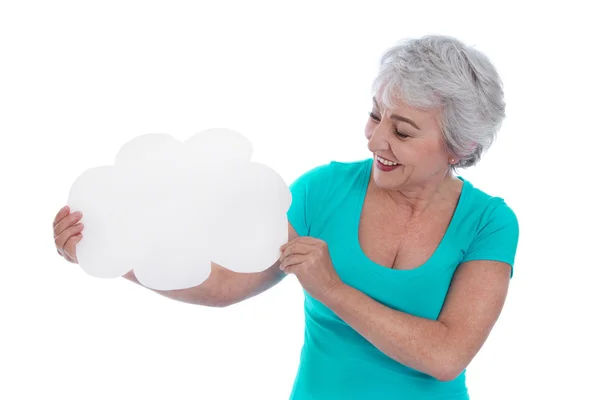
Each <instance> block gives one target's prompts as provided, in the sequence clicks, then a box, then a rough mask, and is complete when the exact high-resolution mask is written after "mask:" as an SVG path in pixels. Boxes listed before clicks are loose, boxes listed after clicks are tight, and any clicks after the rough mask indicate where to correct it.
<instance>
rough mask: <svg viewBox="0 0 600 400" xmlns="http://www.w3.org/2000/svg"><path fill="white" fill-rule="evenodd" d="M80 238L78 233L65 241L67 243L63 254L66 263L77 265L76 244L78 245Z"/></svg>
mask: <svg viewBox="0 0 600 400" xmlns="http://www.w3.org/2000/svg"><path fill="white" fill-rule="evenodd" d="M82 238H83V235H82V234H81V233H79V234H77V235H75V236H71V237H70V238H69V240H67V242H66V243H65V247H64V253H65V255H66V256H67V257H65V258H67V260H68V261H70V262H72V263H77V252H76V249H77V243H79V242H80V241H81V239H82Z"/></svg>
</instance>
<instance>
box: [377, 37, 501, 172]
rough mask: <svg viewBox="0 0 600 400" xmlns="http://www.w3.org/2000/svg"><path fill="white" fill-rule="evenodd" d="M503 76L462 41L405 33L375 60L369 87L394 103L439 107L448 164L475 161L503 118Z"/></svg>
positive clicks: (460, 165) (388, 103) (387, 102)
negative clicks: (453, 156) (452, 157)
mask: <svg viewBox="0 0 600 400" xmlns="http://www.w3.org/2000/svg"><path fill="white" fill-rule="evenodd" d="M502 86H503V85H502V81H501V79H500V76H499V75H498V72H497V71H496V69H495V68H494V66H493V65H492V63H491V62H490V60H489V59H488V58H487V57H486V56H485V55H484V54H483V53H481V52H480V51H478V50H476V49H474V48H472V47H468V46H466V45H465V44H464V43H463V42H461V41H459V40H457V39H455V38H452V37H449V36H442V35H427V36H423V37H421V38H420V39H412V38H409V39H404V40H402V41H400V42H399V43H397V44H396V45H394V46H393V47H391V48H390V49H388V50H387V51H386V52H385V53H384V54H383V56H382V57H381V60H380V65H379V74H378V76H377V77H376V78H375V80H374V82H373V85H372V90H373V92H374V93H377V92H379V90H380V89H383V94H382V99H381V100H382V102H383V104H384V105H385V106H386V107H388V108H393V104H394V98H396V99H398V98H400V99H401V100H402V101H403V102H405V103H406V104H408V105H409V106H411V107H414V108H418V109H430V108H438V107H439V108H441V110H442V112H441V115H440V120H439V121H438V122H439V124H440V128H441V130H442V135H443V136H444V139H445V142H446V146H447V150H449V151H450V152H452V153H454V154H456V156H457V157H458V163H457V164H455V165H454V166H453V170H456V169H457V168H467V167H470V166H473V165H475V164H477V162H478V161H479V160H480V159H481V155H482V153H483V152H484V151H486V150H487V149H489V147H490V146H491V145H492V143H493V142H494V140H495V138H496V134H497V132H498V131H499V130H500V126H501V125H502V120H503V119H504V118H505V116H506V115H505V103H504V91H503V88H502Z"/></svg>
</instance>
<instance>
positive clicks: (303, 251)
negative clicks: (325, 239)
mask: <svg viewBox="0 0 600 400" xmlns="http://www.w3.org/2000/svg"><path fill="white" fill-rule="evenodd" d="M314 250H315V247H314V245H311V244H305V243H294V244H293V245H292V246H289V247H288V248H287V249H285V251H284V252H283V254H282V255H281V260H283V259H285V258H286V257H289V256H290V255H292V254H299V255H307V254H310V253H311V252H312V251H314Z"/></svg>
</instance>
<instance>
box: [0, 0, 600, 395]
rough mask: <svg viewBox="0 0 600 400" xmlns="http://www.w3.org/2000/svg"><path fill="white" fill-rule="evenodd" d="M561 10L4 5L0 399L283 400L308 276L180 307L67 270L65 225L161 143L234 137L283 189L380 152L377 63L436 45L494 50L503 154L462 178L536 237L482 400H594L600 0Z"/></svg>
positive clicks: (491, 350)
mask: <svg viewBox="0 0 600 400" xmlns="http://www.w3.org/2000/svg"><path fill="white" fill-rule="evenodd" d="M548 3H549V2H538V3H537V4H536V2H530V1H521V2H515V3H508V5H507V3H506V2H503V3H498V2H493V3H492V2H481V1H478V2H457V1H453V2H439V3H435V2H431V1H427V2H400V1H390V2H383V1H369V2H366V1H364V2H360V3H358V4H355V5H354V4H353V5H350V4H348V3H347V2H344V3H342V2H339V3H334V2H325V1H323V2H310V1H302V2H294V3H292V2H287V1H273V2H270V3H267V2H264V1H260V2H259V1H248V2H242V1H238V2H233V1H196V2H180V1H168V2H166V1H165V2H157V1H144V2H141V1H140V2H131V1H128V2H127V1H103V2H82V1H71V2H67V1H52V2H41V1H40V2H32V1H18V2H17V1H6V2H3V3H2V5H1V6H0V46H1V47H0V134H1V142H0V162H1V169H0V176H1V186H0V190H1V193H2V195H1V197H0V201H1V203H2V204H1V211H2V225H1V226H2V230H1V238H0V239H1V240H0V246H1V252H0V257H1V258H0V266H1V268H2V269H1V271H2V274H1V278H0V282H1V283H2V285H1V288H0V337H1V340H0V398H1V399H11V400H12V399H47V398H60V399H65V400H66V399H105V398H111V399H163V398H175V399H182V398H185V399H187V398H190V399H191V398H194V399H240V398H249V399H286V398H287V397H288V396H289V392H290V390H291V387H292V383H293V380H294V377H295V373H296V368H297V366H298V361H299V354H300V348H301V346H302V340H303V326H304V325H303V324H304V321H303V309H302V307H303V303H302V302H303V296H302V291H301V287H300V286H299V284H298V282H297V280H296V278H295V277H293V276H292V277H288V278H286V279H285V280H284V281H283V282H282V283H281V284H279V285H278V286H276V287H275V288H273V289H272V290H270V291H268V292H266V293H263V294H262V295H260V296H258V297H255V298H253V299H250V300H248V301H246V302H243V303H240V304H237V305H235V306H232V307H230V308H226V309H211V308H208V307H201V306H192V305H189V304H184V303H178V302H176V301H173V300H170V299H167V298H164V297H162V296H159V295H157V294H155V293H154V292H151V291H149V290H146V289H144V288H142V287H139V286H137V285H134V284H132V283H130V282H129V281H126V280H125V279H112V280H102V279H96V278H92V277H90V276H88V275H86V274H85V273H84V272H83V271H82V270H81V269H80V268H79V267H78V266H77V265H74V264H70V263H68V262H66V261H64V260H63V259H61V258H60V257H59V256H58V255H57V254H56V250H55V248H54V243H53V240H52V227H51V223H52V220H53V218H54V215H55V213H56V212H57V211H58V209H59V208H60V207H62V206H63V205H64V204H65V203H66V199H67V195H68V190H69V188H70V185H71V184H72V182H73V181H74V180H75V178H77V176H78V175H79V174H80V173H81V172H83V171H84V170H85V169H87V168H90V167H94V166H98V165H104V164H111V163H112V161H113V157H114V155H115V154H116V152H117V151H118V149H119V148H120V146H121V145H122V144H124V143H125V142H126V141H128V140H129V139H131V138H133V137H135V136H138V135H141V134H145V133H169V134H172V135H174V136H175V137H177V138H179V139H182V140H183V139H186V138H187V137H188V136H190V135H192V134H193V133H196V132H198V131H201V130H204V129H206V128H210V127H227V128H231V129H236V130H238V131H239V132H241V133H242V134H244V135H245V136H247V137H248V138H249V139H250V140H251V141H252V143H253V145H254V149H255V151H254V160H256V161H259V162H263V163H265V164H267V165H270V166H271V167H273V168H274V169H275V170H276V171H278V172H279V173H280V174H281V175H282V176H283V178H284V179H285V180H286V182H287V183H291V182H292V181H293V179H295V178H296V177H298V176H299V175H300V174H301V173H303V172H304V171H306V170H308V169H310V168H312V167H314V166H316V165H320V164H324V163H327V162H329V161H330V160H338V161H352V160H359V159H363V158H367V157H370V153H369V152H368V149H367V147H366V145H367V142H366V139H365V138H364V133H363V132H364V130H363V129H364V125H365V123H366V121H367V113H368V111H369V110H370V106H371V93H370V84H371V80H372V79H373V78H374V76H375V74H376V71H377V62H378V58H379V56H380V55H381V54H382V53H383V51H385V49H386V48H387V47H389V46H391V45H393V44H394V43H395V42H396V41H398V40H400V39H402V38H404V37H418V36H421V35H424V34H428V33H441V34H447V35H453V36H456V37H458V38H459V39H461V40H463V41H465V42H466V43H467V44H469V45H475V46H476V48H478V49H480V50H482V51H484V52H485V53H486V54H487V55H488V56H489V57H490V58H491V60H492V62H493V63H494V64H495V65H496V67H497V68H498V70H499V71H500V73H501V75H502V77H503V80H504V84H505V92H506V102H507V116H508V117H507V119H506V121H505V123H504V125H503V127H502V129H501V131H500V134H499V137H498V140H497V142H496V143H495V145H494V146H493V147H492V149H491V150H490V151H489V152H488V153H487V154H486V155H485V156H484V158H483V160H482V162H481V163H480V164H479V165H478V166H477V167H475V168H473V169H470V170H467V171H464V172H462V175H463V176H464V177H466V178H467V179H469V180H471V181H472V182H473V183H474V184H475V185H476V186H477V187H479V188H481V189H483V190H486V191H488V192H489V193H491V194H494V195H499V196H501V197H504V198H505V199H506V201H507V202H508V204H509V205H511V207H513V209H514V210H515V212H516V213H517V215H518V217H519V220H520V224H521V240H520V245H519V250H518V254H517V260H516V265H515V275H514V278H513V280H512V281H511V288H510V292H509V298H508V300H507V304H506V306H505V309H504V311H503V313H502V316H501V318H500V320H499V322H498V323H497V325H496V327H495V328H494V330H493V332H492V334H491V336H490V337H489V339H488V341H487V342H486V344H485V345H484V348H483V349H482V351H481V352H480V353H479V354H478V355H477V357H476V358H475V359H474V361H473V362H472V363H471V365H470V366H469V368H468V370H467V380H468V386H469V390H470V392H471V396H472V398H473V399H485V400H492V399H506V398H514V399H532V398H536V399H542V398H544V399H545V398H551V397H554V396H556V397H557V398H570V399H590V398H597V397H596V396H598V393H597V392H598V389H597V376H598V372H599V370H598V363H597V359H598V356H599V354H598V344H597V341H598V337H600V333H599V332H598V330H597V328H594V327H593V326H594V324H595V323H596V320H597V315H598V306H599V305H600V301H599V296H598V289H597V286H598V283H599V282H598V278H600V274H599V273H598V270H599V269H600V261H598V257H597V249H598V239H599V238H600V234H598V224H599V222H600V221H599V218H598V208H597V207H598V198H597V197H596V196H595V195H594V193H597V190H598V189H597V183H598V176H597V175H598V174H597V170H596V169H597V164H598V161H597V153H598V151H597V148H596V147H595V146H594V145H595V144H597V143H598V135H599V133H600V129H599V128H598V112H597V108H598V104H599V102H598V91H599V89H600V85H599V79H598V71H599V67H600V65H599V64H598V61H597V53H596V52H597V49H598V45H597V38H598V37H600V32H599V31H598V28H597V23H596V21H594V20H593V15H594V13H593V12H592V10H591V4H593V2H591V1H589V2H583V1H582V2H577V1H570V2H568V3H563V2H561V3H560V5H557V6H553V5H549V4H548ZM511 4H512V5H511ZM586 4H589V6H586ZM593 37H595V38H596V39H594V38H593Z"/></svg>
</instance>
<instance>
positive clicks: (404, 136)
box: [395, 131, 410, 139]
mask: <svg viewBox="0 0 600 400" xmlns="http://www.w3.org/2000/svg"><path fill="white" fill-rule="evenodd" d="M395 133H396V136H398V137H399V138H400V139H406V138H408V137H410V136H408V135H407V134H405V133H402V132H398V131H395Z"/></svg>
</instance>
